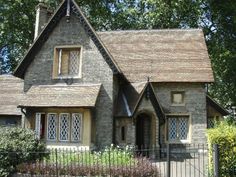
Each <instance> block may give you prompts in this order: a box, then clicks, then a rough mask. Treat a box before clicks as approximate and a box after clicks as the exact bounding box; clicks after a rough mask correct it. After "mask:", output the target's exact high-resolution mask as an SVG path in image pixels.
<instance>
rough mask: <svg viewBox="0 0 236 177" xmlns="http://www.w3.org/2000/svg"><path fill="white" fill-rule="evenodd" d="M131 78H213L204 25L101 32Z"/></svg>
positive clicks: (143, 79)
mask: <svg viewBox="0 0 236 177" xmlns="http://www.w3.org/2000/svg"><path fill="white" fill-rule="evenodd" d="M98 34H99V36H100V38H101V39H102V41H103V43H104V45H105V46H106V48H107V49H108V51H109V52H110V54H111V55H112V57H113V58H114V60H115V61H116V63H117V64H118V66H119V68H120V69H121V71H122V72H123V73H124V75H125V76H126V78H127V79H128V80H129V81H130V82H140V81H147V77H150V82H213V81H214V79H213V72H212V68H211V63H210V59H209V56H208V52H207V47H206V44H205V40H204V35H203V32H202V30H200V29H187V30H184V29H176V30H141V31H111V32H99V33H98Z"/></svg>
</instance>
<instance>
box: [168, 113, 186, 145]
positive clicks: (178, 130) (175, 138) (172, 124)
mask: <svg viewBox="0 0 236 177" xmlns="http://www.w3.org/2000/svg"><path fill="white" fill-rule="evenodd" d="M188 136H189V116H169V117H168V123H167V137H168V141H169V142H187V141H188V139H189V137H188Z"/></svg>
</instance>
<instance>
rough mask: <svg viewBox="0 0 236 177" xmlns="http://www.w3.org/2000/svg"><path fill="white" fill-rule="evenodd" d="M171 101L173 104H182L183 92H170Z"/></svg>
mask: <svg viewBox="0 0 236 177" xmlns="http://www.w3.org/2000/svg"><path fill="white" fill-rule="evenodd" d="M171 103H172V104H173V105H182V104H184V92H171Z"/></svg>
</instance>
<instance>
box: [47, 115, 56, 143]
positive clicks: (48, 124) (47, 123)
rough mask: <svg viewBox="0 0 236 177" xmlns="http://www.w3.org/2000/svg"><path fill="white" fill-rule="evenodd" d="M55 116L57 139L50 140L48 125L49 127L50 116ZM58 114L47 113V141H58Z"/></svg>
mask: <svg viewBox="0 0 236 177" xmlns="http://www.w3.org/2000/svg"><path fill="white" fill-rule="evenodd" d="M50 114H53V115H55V119H56V126H55V127H56V138H55V139H49V138H48V125H49V115H50ZM57 130H58V114H57V113H47V141H57V139H58V131H57Z"/></svg>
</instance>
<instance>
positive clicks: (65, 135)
mask: <svg viewBox="0 0 236 177" xmlns="http://www.w3.org/2000/svg"><path fill="white" fill-rule="evenodd" d="M59 118H60V137H59V139H60V141H69V130H70V128H69V127H70V120H69V114H68V113H62V114H60V117H59Z"/></svg>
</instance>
